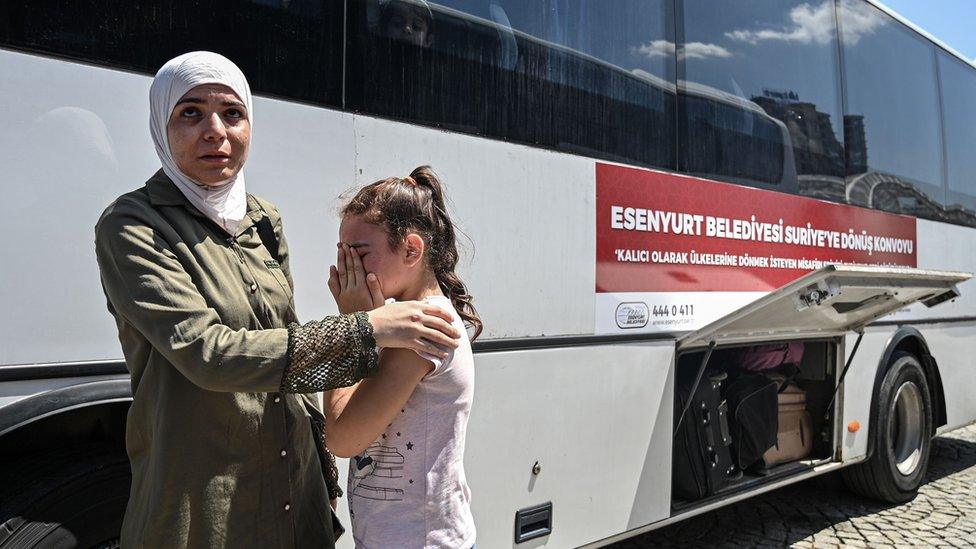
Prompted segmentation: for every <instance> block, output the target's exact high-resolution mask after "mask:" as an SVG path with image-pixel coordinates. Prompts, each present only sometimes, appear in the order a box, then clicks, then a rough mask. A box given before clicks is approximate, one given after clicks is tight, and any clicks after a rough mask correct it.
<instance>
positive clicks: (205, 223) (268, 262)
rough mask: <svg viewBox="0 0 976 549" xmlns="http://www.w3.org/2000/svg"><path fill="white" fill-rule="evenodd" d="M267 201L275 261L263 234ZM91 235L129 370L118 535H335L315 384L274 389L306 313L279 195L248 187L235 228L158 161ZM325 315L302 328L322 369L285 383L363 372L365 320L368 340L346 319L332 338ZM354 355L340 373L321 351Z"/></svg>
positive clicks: (154, 540)
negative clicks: (266, 196) (189, 196)
mask: <svg viewBox="0 0 976 549" xmlns="http://www.w3.org/2000/svg"><path fill="white" fill-rule="evenodd" d="M264 215H267V216H268V217H269V218H270V220H271V222H272V226H273V228H274V233H275V235H276V236H277V239H278V241H279V246H280V248H279V254H278V255H279V258H280V259H281V261H280V263H279V262H278V261H275V260H274V259H273V258H272V257H271V255H270V252H269V251H268V250H267V249H266V248H265V246H263V245H262V242H261V239H260V236H259V234H258V230H257V226H256V223H257V221H258V220H260V219H261V218H262V216H264ZM95 247H96V256H97V259H98V266H99V269H100V272H101V279H102V286H103V289H104V291H105V294H106V296H107V298H108V307H109V310H110V312H111V313H112V315H113V316H114V317H115V320H116V324H117V325H118V331H119V340H120V342H121V344H122V351H123V354H124V355H125V361H126V364H127V366H128V369H129V371H130V373H131V375H132V394H133V403H132V407H131V408H130V410H129V415H128V421H127V425H126V449H127V451H128V454H129V460H130V462H131V465H132V488H131V492H130V495H129V504H128V507H127V509H126V513H125V519H124V522H123V526H122V546H123V547H125V548H130V547H201V548H211V547H234V548H237V547H262V548H273V547H332V546H333V544H334V541H333V539H332V524H331V514H330V511H329V499H328V496H327V494H326V486H325V483H324V481H323V475H322V469H321V464H320V460H319V457H318V454H317V451H316V448H315V444H314V441H313V433H312V430H311V428H310V423H309V415H310V414H316V413H318V411H317V409H316V408H315V406H316V405H315V404H314V399H313V398H312V397H311V396H304V395H301V396H296V395H293V394H286V393H284V392H280V391H281V390H282V388H283V384H282V380H283V377H285V375H286V373H287V372H288V370H289V368H291V367H292V364H291V363H292V361H291V359H290V352H292V349H290V347H293V346H295V345H296V343H295V341H294V338H295V334H296V333H300V329H301V327H300V326H299V325H297V324H292V323H295V322H296V321H297V317H296V314H295V309H294V303H293V299H292V280H291V276H290V273H289V270H288V247H287V243H286V241H285V238H284V235H283V234H282V229H281V220H280V218H279V217H278V214H277V210H276V209H275V207H274V206H273V205H271V204H270V203H268V202H265V201H262V200H259V199H254V198H253V197H249V200H248V213H247V216H246V217H245V218H244V221H243V222H242V223H241V225H240V228H239V229H238V230H237V234H236V235H234V237H233V238H231V236H230V235H229V234H227V233H226V232H224V231H223V230H222V229H220V228H219V227H217V225H216V224H214V223H212V222H210V220H209V219H207V218H206V217H205V216H204V215H203V214H201V213H200V212H199V211H198V210H197V209H196V208H194V207H193V206H192V205H191V204H190V203H189V202H188V201H187V200H186V198H185V197H184V196H183V194H182V193H181V192H180V190H179V189H178V188H177V187H176V186H175V185H174V184H173V183H172V182H171V181H170V180H169V178H168V177H166V175H165V174H163V173H162V172H161V171H160V172H158V173H157V174H156V175H154V176H153V177H152V178H151V179H150V180H149V181H148V182H147V183H146V185H145V187H143V188H140V189H138V190H135V191H132V192H130V193H127V194H125V195H123V196H121V197H119V198H118V199H117V200H116V201H115V202H114V203H113V204H112V205H110V206H109V207H108V209H106V210H105V212H104V213H103V214H102V217H101V219H100V220H99V221H98V224H97V225H96V228H95ZM343 318H346V317H332V318H331V320H334V321H338V320H341V319H343ZM329 322H330V319H325V320H323V321H322V322H321V323H317V325H318V331H317V332H316V333H328V334H329V335H330V336H331V339H330V340H325V341H313V342H312V343H314V345H312V344H309V343H308V341H306V347H308V349H313V350H315V352H318V349H320V348H324V349H325V351H324V352H325V354H323V355H322V356H320V357H319V358H320V359H321V360H319V363H316V364H317V366H316V368H317V369H316V370H314V371H315V372H316V376H314V377H316V378H317V379H318V380H319V381H320V382H321V383H319V385H317V386H304V385H301V384H298V385H295V384H292V385H291V386H290V387H291V390H289V392H312V391H318V390H323V389H326V388H331V387H334V386H341V385H347V384H349V383H350V382H351V381H354V380H355V379H358V378H361V377H363V376H365V375H366V374H368V373H370V369H371V368H372V364H375V352H374V350H373V348H368V349H367V347H370V346H371V345H373V343H372V339H371V332H370V335H369V338H368V339H369V341H365V340H363V338H361V337H360V335H359V334H356V333H350V330H349V329H346V328H341V329H340V332H339V337H335V334H336V333H337V332H336V331H335V330H332V331H331V332H330V331H328V330H326V331H324V332H323V330H322V326H327V327H331V326H334V325H336V324H335V323H334V322H333V323H331V324H330V323H329ZM310 324H312V323H310ZM347 324H348V323H347ZM289 325H291V326H292V329H291V330H290V329H289V328H288V327H289ZM344 326H345V325H344ZM343 330H344V331H343ZM306 340H307V338H306ZM330 346H331V347H330ZM308 349H306V352H305V355H304V356H305V358H306V359H307V358H308V356H309V352H308ZM313 354H314V353H313ZM350 356H352V357H353V358H354V360H352V361H351V362H349V361H346V366H347V368H346V371H342V372H339V374H340V375H331V372H333V371H334V370H335V369H330V368H331V366H330V364H328V363H327V362H329V361H330V360H332V359H333V358H335V357H344V358H349V357H350ZM296 362H297V361H296ZM306 362H307V360H306ZM349 364H352V366H349ZM309 371H312V370H309ZM336 371H338V370H336Z"/></svg>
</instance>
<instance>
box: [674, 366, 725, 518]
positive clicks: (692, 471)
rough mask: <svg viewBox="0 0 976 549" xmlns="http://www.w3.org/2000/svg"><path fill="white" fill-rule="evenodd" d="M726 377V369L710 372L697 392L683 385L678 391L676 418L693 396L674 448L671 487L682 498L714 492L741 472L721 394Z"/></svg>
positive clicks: (690, 498)
mask: <svg viewBox="0 0 976 549" xmlns="http://www.w3.org/2000/svg"><path fill="white" fill-rule="evenodd" d="M725 377H726V374H725V373H722V372H710V373H709V375H706V376H705V377H704V378H703V379H702V380H701V382H700V383H699V386H698V389H697V390H696V391H695V394H693V395H692V394H690V391H691V389H692V388H691V387H682V386H680V385H679V386H678V388H677V390H676V391H675V403H674V404H675V405H674V408H675V421H678V419H679V417H678V416H679V415H680V414H681V410H683V409H684V407H685V404H686V403H687V402H688V401H689V400H691V405H690V406H689V407H688V412H687V413H686V414H685V417H684V420H683V421H682V422H681V424H680V425H679V426H678V431H677V433H676V436H675V439H674V448H673V451H672V475H671V479H672V486H671V490H672V493H673V495H674V496H677V497H679V498H681V499H684V500H692V501H693V500H697V499H701V498H704V497H707V496H711V495H713V494H715V493H716V492H718V491H719V490H721V489H722V488H724V487H726V486H728V484H729V481H730V480H732V479H735V478H738V477H740V476H741V475H742V472H741V471H739V470H738V469H736V467H735V466H734V465H733V463H732V458H731V453H730V445H731V443H732V441H731V437H730V434H729V424H728V409H727V407H726V404H725V401H724V400H723V399H722V395H721V392H722V391H721V389H722V383H723V380H724V379H725Z"/></svg>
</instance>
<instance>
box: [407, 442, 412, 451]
mask: <svg viewBox="0 0 976 549" xmlns="http://www.w3.org/2000/svg"><path fill="white" fill-rule="evenodd" d="M407 450H413V443H412V442H408V443H407Z"/></svg>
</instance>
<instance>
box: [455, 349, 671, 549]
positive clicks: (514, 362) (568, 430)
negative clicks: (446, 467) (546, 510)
mask: <svg viewBox="0 0 976 549" xmlns="http://www.w3.org/2000/svg"><path fill="white" fill-rule="evenodd" d="M673 359H674V345H673V343H672V342H656V343H639V344H629V345H614V346H610V345H605V346H595V347H575V348H561V349H542V350H530V351H510V352H498V353H486V354H479V355H477V357H476V360H475V368H476V374H475V376H476V381H475V397H474V406H473V409H472V413H471V420H470V424H469V427H468V438H467V448H466V452H465V469H466V473H467V478H468V482H469V483H470V486H471V493H472V505H473V511H474V515H475V521H476V523H477V527H478V542H477V543H478V545H479V546H485V547H507V546H512V544H513V522H514V519H515V512H516V511H517V510H518V509H521V508H525V507H530V506H533V505H536V504H540V503H545V502H547V501H551V502H552V503H553V533H552V535H551V536H549V537H547V538H544V539H542V540H541V541H543V542H545V543H546V544H547V545H548V546H550V547H573V546H578V545H581V544H584V543H589V542H593V541H596V540H599V539H603V538H606V537H608V536H611V535H614V534H618V533H620V532H624V531H626V530H630V529H633V528H637V527H639V526H643V525H646V524H649V523H651V522H655V521H658V520H661V519H664V518H667V517H668V516H669V515H670V498H671V433H672V415H673V414H672V394H673V390H672V387H673V379H672V363H673ZM536 461H538V462H539V465H540V466H541V471H540V472H539V474H538V475H534V474H533V473H532V467H533V464H534V463H535V462H536ZM524 546H529V547H532V546H535V544H533V543H531V542H530V543H527V544H525V545H519V547H524Z"/></svg>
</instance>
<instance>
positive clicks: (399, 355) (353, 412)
mask: <svg viewBox="0 0 976 549" xmlns="http://www.w3.org/2000/svg"><path fill="white" fill-rule="evenodd" d="M433 369H434V365H433V363H431V362H430V361H429V360H427V359H424V358H421V357H420V355H418V354H417V353H415V352H414V351H411V350H409V349H383V351H382V352H381V353H380V366H379V373H378V374H377V375H376V376H375V377H372V378H368V379H365V380H363V381H362V382H360V383H359V385H357V386H355V387H350V388H346V389H337V390H334V391H330V392H328V393H326V395H325V408H326V414H325V415H326V423H325V437H326V440H325V442H326V444H327V445H328V447H329V450H331V451H332V453H333V454H335V455H336V456H337V457H353V456H356V455H359V454H360V453H361V452H362V451H363V450H365V449H366V447H367V446H369V445H370V444H371V443H372V442H373V441H375V440H376V438H377V437H379V436H380V434H381V433H383V430H384V429H386V427H387V426H388V425H389V424H390V423H392V422H393V420H394V418H396V416H397V414H398V413H399V412H400V410H401V409H403V406H404V405H405V404H406V403H407V399H409V398H410V395H411V394H413V390H414V388H415V387H416V386H417V384H418V383H420V380H422V379H423V378H424V376H425V375H427V374H428V373H429V372H431V371H432V370H433Z"/></svg>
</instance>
